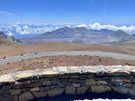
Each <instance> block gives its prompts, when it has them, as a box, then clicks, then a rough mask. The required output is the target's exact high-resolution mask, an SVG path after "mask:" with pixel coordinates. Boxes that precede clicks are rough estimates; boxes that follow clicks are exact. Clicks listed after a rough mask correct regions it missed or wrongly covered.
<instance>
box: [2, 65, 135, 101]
mask: <svg viewBox="0 0 135 101" xmlns="http://www.w3.org/2000/svg"><path fill="white" fill-rule="evenodd" d="M134 77H135V67H129V66H81V67H53V68H49V69H44V70H33V71H32V70H29V71H20V72H16V73H11V74H6V75H2V76H0V101H29V100H32V99H36V98H42V97H47V96H57V95H61V94H67V95H74V94H84V93H86V92H87V93H89V92H90V93H91V92H93V93H104V92H109V91H115V92H118V93H121V94H129V95H131V96H135V78H134Z"/></svg>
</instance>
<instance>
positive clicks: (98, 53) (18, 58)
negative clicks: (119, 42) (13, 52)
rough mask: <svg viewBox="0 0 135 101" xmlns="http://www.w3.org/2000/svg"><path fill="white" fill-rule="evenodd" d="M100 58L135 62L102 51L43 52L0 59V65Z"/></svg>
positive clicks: (132, 57)
mask: <svg viewBox="0 0 135 101" xmlns="http://www.w3.org/2000/svg"><path fill="white" fill-rule="evenodd" d="M61 55H66V56H78V55H82V56H85V55H87V56H101V57H111V58H114V59H123V60H135V56H134V55H127V54H121V53H112V52H102V51H70V52H68V51H65V52H43V53H38V54H26V55H23V56H14V57H10V58H7V59H1V60H0V64H7V63H13V62H18V61H22V60H24V59H33V58H39V57H43V56H61Z"/></svg>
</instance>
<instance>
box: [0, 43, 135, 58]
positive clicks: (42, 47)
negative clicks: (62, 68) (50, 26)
mask: <svg viewBox="0 0 135 101" xmlns="http://www.w3.org/2000/svg"><path fill="white" fill-rule="evenodd" d="M88 50H92V51H94V50H99V51H107V52H115V53H125V54H131V55H135V49H126V48H120V47H116V46H113V45H110V46H105V45H87V44H72V43H60V42H57V43H37V44H29V45H20V44H14V45H9V46H5V45H1V46H0V58H3V57H4V56H5V57H11V56H16V55H20V54H26V53H39V52H45V51H88Z"/></svg>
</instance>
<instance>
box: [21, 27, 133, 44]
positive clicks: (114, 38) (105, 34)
mask: <svg viewBox="0 0 135 101" xmlns="http://www.w3.org/2000/svg"><path fill="white" fill-rule="evenodd" d="M134 39H135V38H134V37H133V36H131V35H129V34H127V33H126V32H124V31H121V30H118V31H112V30H107V29H102V30H92V29H88V28H85V27H76V28H72V27H64V28H59V29H57V30H55V31H51V32H46V33H44V34H42V35H39V36H36V37H31V38H25V39H22V41H23V42H24V43H33V42H50V41H52V42H55V41H56V42H73V43H106V42H125V41H129V40H134Z"/></svg>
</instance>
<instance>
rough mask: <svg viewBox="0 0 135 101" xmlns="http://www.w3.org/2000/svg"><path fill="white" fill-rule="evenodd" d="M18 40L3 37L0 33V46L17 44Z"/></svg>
mask: <svg viewBox="0 0 135 101" xmlns="http://www.w3.org/2000/svg"><path fill="white" fill-rule="evenodd" d="M19 42H20V41H19V40H16V39H15V38H14V37H10V36H7V35H5V34H4V33H3V32H0V45H2V44H4V45H9V44H13V43H19Z"/></svg>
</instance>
